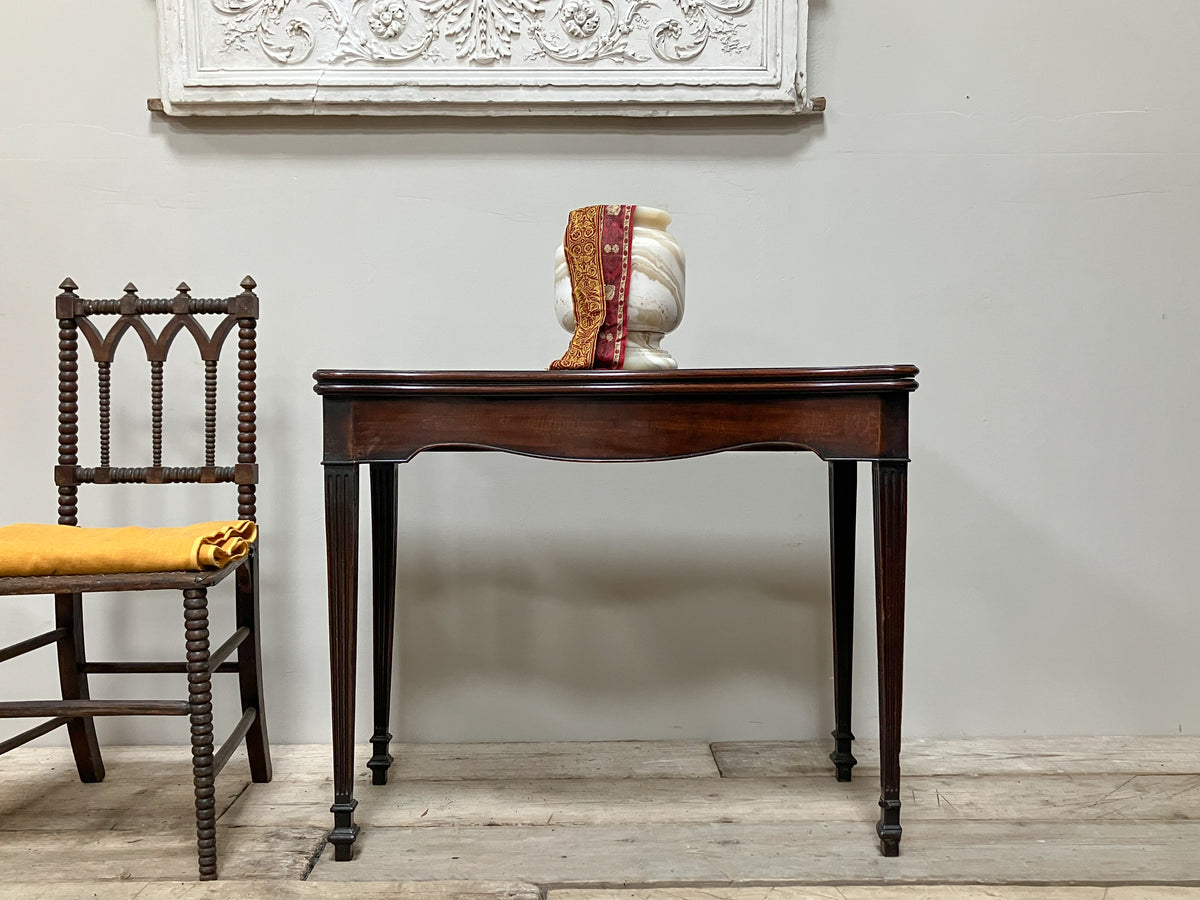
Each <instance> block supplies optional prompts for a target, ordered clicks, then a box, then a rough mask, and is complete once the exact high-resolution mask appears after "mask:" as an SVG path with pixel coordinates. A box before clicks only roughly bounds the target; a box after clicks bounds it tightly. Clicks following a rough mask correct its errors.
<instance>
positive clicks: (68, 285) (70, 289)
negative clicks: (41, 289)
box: [58, 278, 79, 294]
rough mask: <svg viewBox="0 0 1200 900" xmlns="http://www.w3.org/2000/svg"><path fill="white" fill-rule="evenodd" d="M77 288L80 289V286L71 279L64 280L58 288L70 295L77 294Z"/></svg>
mask: <svg viewBox="0 0 1200 900" xmlns="http://www.w3.org/2000/svg"><path fill="white" fill-rule="evenodd" d="M77 287H79V285H77V284H76V283H75V282H74V281H72V280H71V279H70V278H64V279H63V283H62V284H60V285H59V286H58V289H59V290H60V291H66V292H67V293H68V294H71V293H74V292H75V289H76V288H77Z"/></svg>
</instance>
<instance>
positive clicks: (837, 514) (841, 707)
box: [829, 460, 858, 781]
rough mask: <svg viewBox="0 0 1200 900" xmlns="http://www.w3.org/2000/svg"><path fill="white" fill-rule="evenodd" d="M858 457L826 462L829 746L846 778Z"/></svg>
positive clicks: (850, 740)
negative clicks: (830, 675)
mask: <svg viewBox="0 0 1200 900" xmlns="http://www.w3.org/2000/svg"><path fill="white" fill-rule="evenodd" d="M857 494H858V463H856V462H854V461H853V460H850V461H846V460H838V461H835V462H831V463H830V464H829V551H830V558H831V559H830V561H831V571H832V575H831V585H832V588H833V710H834V730H833V741H834V744H833V752H832V753H830V754H829V758H830V760H832V761H833V765H834V768H835V770H836V771H837V780H838V781H849V780H850V770H851V769H852V768H854V766H855V765H856V764H857V763H858V760H856V759H855V758H854V754H853V753H852V752H851V750H850V748H851V746H852V745H853V742H854V735H853V734H852V733H851V731H850V697H851V692H852V676H853V669H854V539H855V533H854V531H855V512H856V510H855V506H856V503H857Z"/></svg>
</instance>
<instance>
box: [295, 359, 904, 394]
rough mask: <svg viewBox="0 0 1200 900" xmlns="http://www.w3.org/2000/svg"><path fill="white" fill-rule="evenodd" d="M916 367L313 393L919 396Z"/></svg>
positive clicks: (514, 375) (463, 377) (383, 382)
mask: <svg viewBox="0 0 1200 900" xmlns="http://www.w3.org/2000/svg"><path fill="white" fill-rule="evenodd" d="M917 373H918V369H917V367H916V366H912V365H892V366H853V367H846V368H792V369H660V370H656V371H624V370H619V371H614V370H601V369H572V370H562V369H559V370H554V371H548V370H539V371H505V370H497V371H389V370H383V369H318V370H317V371H316V372H314V373H313V378H314V380H315V382H316V384H315V386H314V388H313V390H315V391H316V392H317V393H318V394H321V395H323V396H336V395H339V394H351V395H357V396H361V395H369V394H376V395H380V394H382V395H386V394H403V393H406V392H420V393H422V394H473V395H518V394H523V393H536V394H539V395H545V394H574V393H593V392H597V391H603V392H625V391H629V392H632V393H634V394H646V393H660V392H661V393H690V392H703V393H711V392H729V393H772V392H777V391H784V392H838V393H841V392H860V391H862V392H879V391H905V392H907V391H915V390H916V389H917V382H916V379H915V376H916V375H917Z"/></svg>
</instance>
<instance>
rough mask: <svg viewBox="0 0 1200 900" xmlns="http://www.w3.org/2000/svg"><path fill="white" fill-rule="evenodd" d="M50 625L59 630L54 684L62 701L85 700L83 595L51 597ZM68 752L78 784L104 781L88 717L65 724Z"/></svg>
mask: <svg viewBox="0 0 1200 900" xmlns="http://www.w3.org/2000/svg"><path fill="white" fill-rule="evenodd" d="M54 625H55V627H56V628H59V629H61V630H62V633H63V636H62V637H61V638H59V640H58V681H59V685H60V686H61V688H62V698H63V699H64V700H89V699H91V696H90V694H89V693H88V678H87V673H86V672H83V671H81V664H82V663H83V662H84V660H86V659H87V656H86V654H85V653H84V647H83V595H82V594H55V596H54ZM67 735H68V737H70V739H71V752H72V753H73V754H74V756H75V768H76V769H78V770H79V780H80V781H82V782H84V783H94V782H97V781H103V780H104V760H103V759H101V758H100V742H99V741H98V740H97V739H96V723H95V720H93V719H92V718H90V717H84V716H79V717H76V718H73V719H71V720H70V721H68V722H67Z"/></svg>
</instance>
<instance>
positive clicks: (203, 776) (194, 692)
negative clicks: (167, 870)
mask: <svg viewBox="0 0 1200 900" xmlns="http://www.w3.org/2000/svg"><path fill="white" fill-rule="evenodd" d="M183 610H184V613H183V616H184V623H185V626H186V629H187V631H186V635H187V669H188V702H189V703H190V704H191V714H190V717H189V718H190V721H191V726H192V783H193V784H194V785H195V791H196V851H197V856H198V859H199V867H200V880H201V881H215V880H216V877H217V810H216V800H215V795H216V790H215V789H214V786H213V785H214V782H215V781H216V778H215V775H214V772H213V717H212V673H211V672H209V670H208V659H209V647H208V592H207V591H206V590H205V589H204V588H188V589H187V590H185V591H184V592H183Z"/></svg>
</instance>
